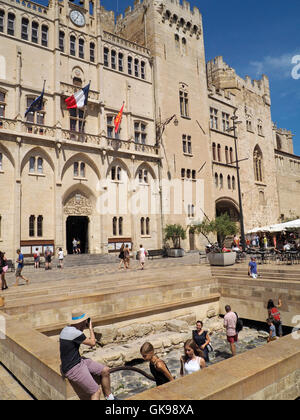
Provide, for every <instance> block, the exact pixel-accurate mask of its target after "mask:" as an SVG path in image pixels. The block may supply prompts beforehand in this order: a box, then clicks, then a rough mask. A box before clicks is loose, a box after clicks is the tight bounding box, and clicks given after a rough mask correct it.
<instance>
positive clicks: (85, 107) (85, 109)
mask: <svg viewBox="0 0 300 420" xmlns="http://www.w3.org/2000/svg"><path fill="white" fill-rule="evenodd" d="M90 85H91V80H90V81H89V86H90ZM89 90H90V88H89ZM86 111H87V104H86V105H84V108H83V121H82V126H81V130H80V131H81V137H82V138H83V134H84V132H83V129H84V126H85V118H86ZM83 143H84V141H83Z"/></svg>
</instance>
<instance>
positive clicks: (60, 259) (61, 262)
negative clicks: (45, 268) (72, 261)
mask: <svg viewBox="0 0 300 420" xmlns="http://www.w3.org/2000/svg"><path fill="white" fill-rule="evenodd" d="M58 262H59V268H64V251H63V250H62V248H59V250H58Z"/></svg>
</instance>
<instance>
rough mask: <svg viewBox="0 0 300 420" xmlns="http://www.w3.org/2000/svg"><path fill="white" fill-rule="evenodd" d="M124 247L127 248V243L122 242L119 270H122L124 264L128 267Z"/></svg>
mask: <svg viewBox="0 0 300 420" xmlns="http://www.w3.org/2000/svg"><path fill="white" fill-rule="evenodd" d="M124 248H125V245H124V244H122V245H121V248H120V253H119V259H120V264H119V270H121V268H122V265H123V266H124V268H126V261H125V252H124Z"/></svg>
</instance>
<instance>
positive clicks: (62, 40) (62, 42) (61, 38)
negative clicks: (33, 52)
mask: <svg viewBox="0 0 300 420" xmlns="http://www.w3.org/2000/svg"><path fill="white" fill-rule="evenodd" d="M58 43H59V49H60V51H62V52H64V51H65V33H64V32H62V31H59V40H58Z"/></svg>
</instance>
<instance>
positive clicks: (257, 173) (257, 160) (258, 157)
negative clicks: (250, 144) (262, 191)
mask: <svg viewBox="0 0 300 420" xmlns="http://www.w3.org/2000/svg"><path fill="white" fill-rule="evenodd" d="M262 160H263V155H262V152H261V150H260V148H259V147H258V146H256V147H255V149H254V153H253V167H254V179H255V181H257V182H262V181H263V164H262Z"/></svg>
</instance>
